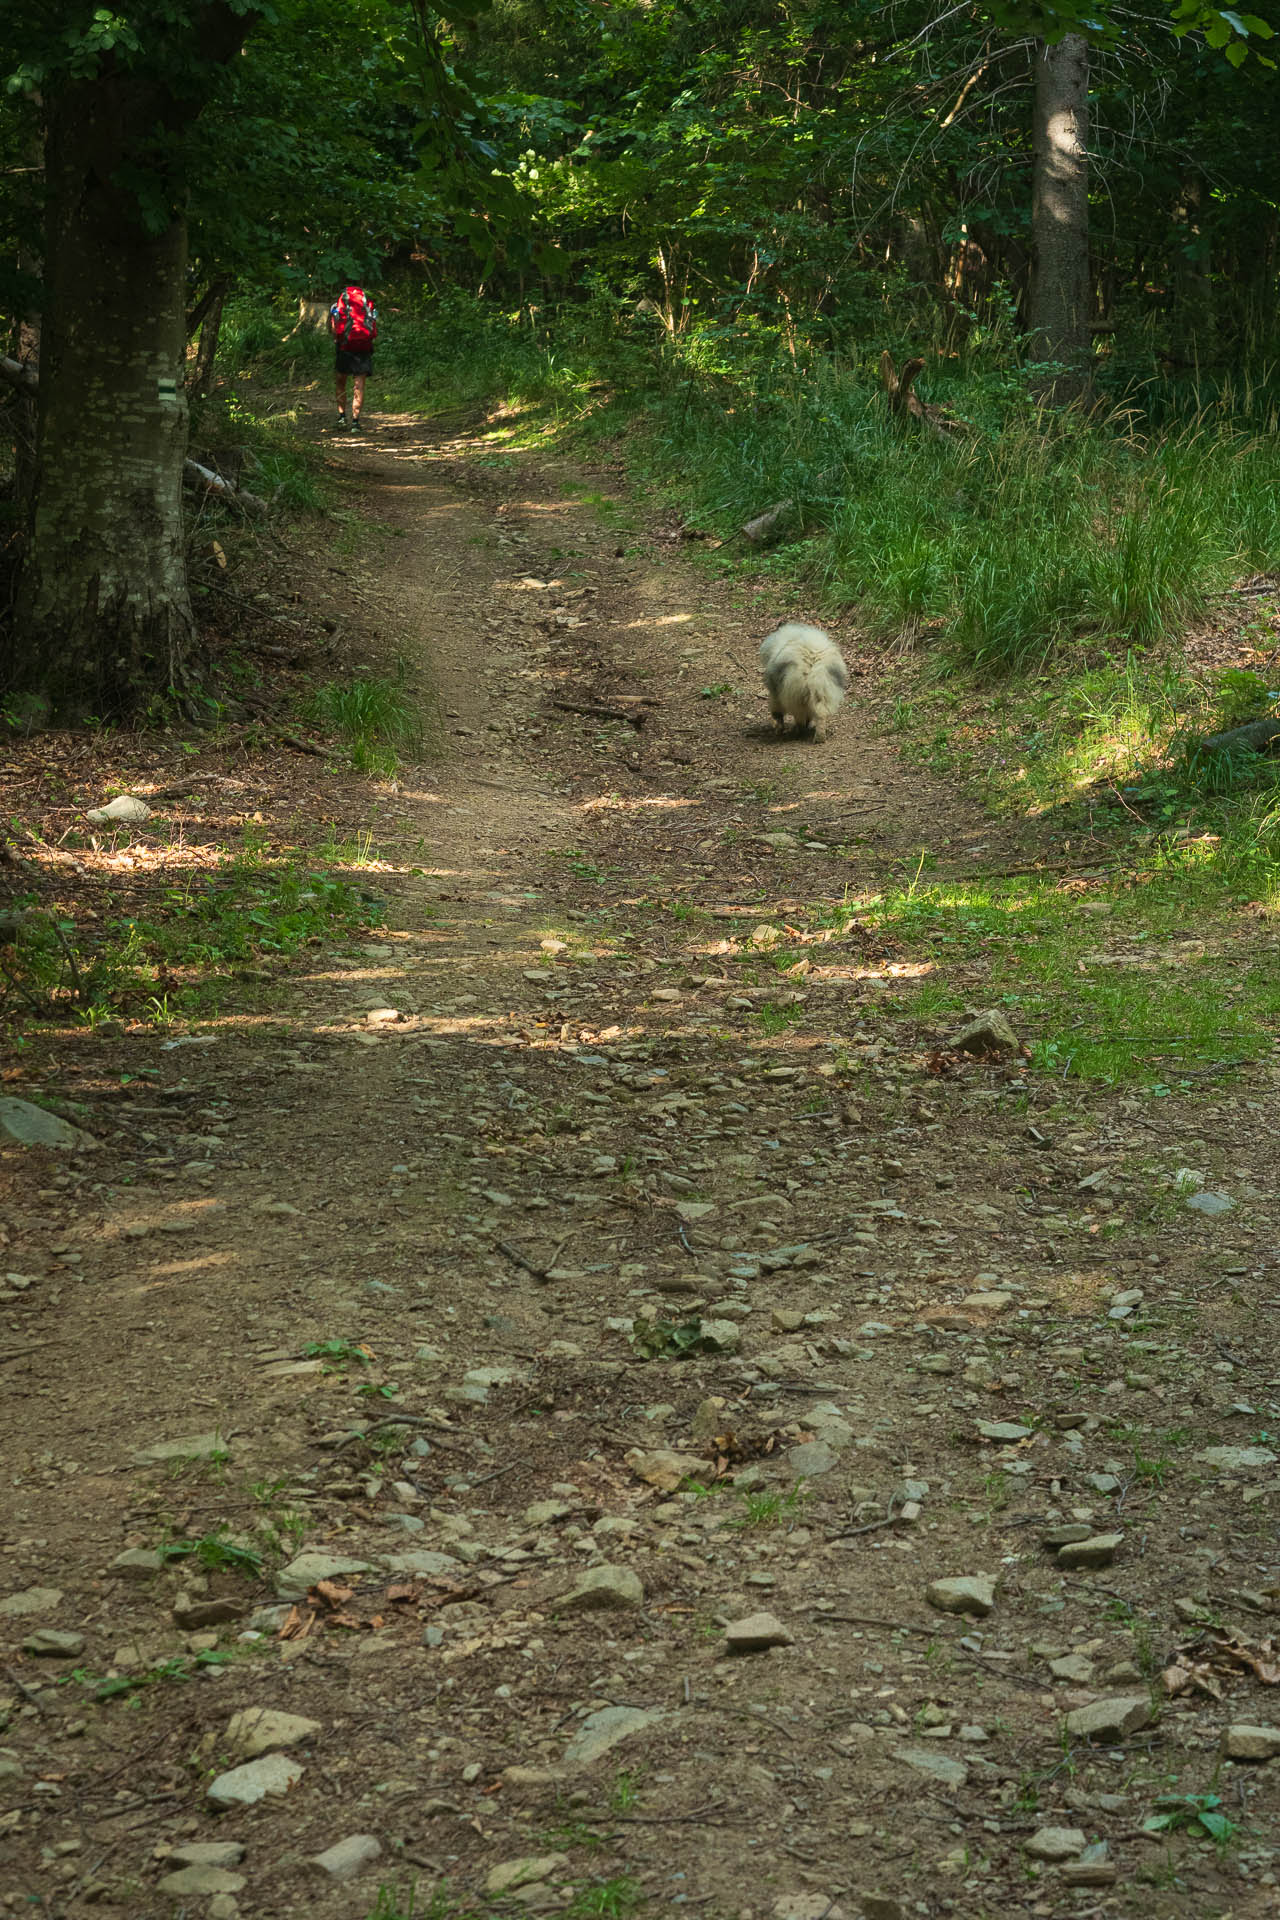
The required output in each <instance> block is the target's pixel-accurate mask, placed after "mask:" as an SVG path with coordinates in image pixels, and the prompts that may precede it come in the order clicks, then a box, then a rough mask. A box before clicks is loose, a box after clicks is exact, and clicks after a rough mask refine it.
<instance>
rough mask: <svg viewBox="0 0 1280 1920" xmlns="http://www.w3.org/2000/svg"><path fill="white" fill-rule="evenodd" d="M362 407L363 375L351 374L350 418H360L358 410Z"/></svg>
mask: <svg viewBox="0 0 1280 1920" xmlns="http://www.w3.org/2000/svg"><path fill="white" fill-rule="evenodd" d="M363 405H364V375H363V374H362V373H353V374H352V376H351V418H352V419H353V420H358V419H359V418H360V409H361V407H362V406H363Z"/></svg>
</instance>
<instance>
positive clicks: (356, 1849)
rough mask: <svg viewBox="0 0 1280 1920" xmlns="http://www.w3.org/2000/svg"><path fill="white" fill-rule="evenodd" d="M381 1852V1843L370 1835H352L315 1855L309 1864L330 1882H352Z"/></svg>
mask: <svg viewBox="0 0 1280 1920" xmlns="http://www.w3.org/2000/svg"><path fill="white" fill-rule="evenodd" d="M381 1852H382V1844H381V1842H380V1841H379V1840H378V1839H376V1838H375V1836H374V1835H373V1834H371V1833H353V1834H351V1835H350V1836H349V1837H348V1838H347V1839H346V1840H338V1841H336V1842H335V1843H334V1845H333V1846H331V1847H326V1848H325V1850H324V1852H323V1853H318V1854H316V1855H315V1857H314V1859H313V1860H312V1862H311V1864H312V1866H313V1867H319V1869H320V1871H321V1873H323V1874H327V1875H328V1877H329V1879H330V1880H354V1878H355V1876H356V1875H357V1874H358V1873H359V1872H360V1871H361V1870H362V1868H364V1867H368V1866H371V1865H372V1864H373V1862H374V1861H375V1860H376V1859H377V1858H378V1855H379V1854H380V1853H381Z"/></svg>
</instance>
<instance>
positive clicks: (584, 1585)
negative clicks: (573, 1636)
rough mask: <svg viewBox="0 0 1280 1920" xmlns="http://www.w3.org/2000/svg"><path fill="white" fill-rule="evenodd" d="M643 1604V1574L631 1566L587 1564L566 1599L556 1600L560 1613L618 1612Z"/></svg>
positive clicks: (564, 1597)
mask: <svg viewBox="0 0 1280 1920" xmlns="http://www.w3.org/2000/svg"><path fill="white" fill-rule="evenodd" d="M643 1605H644V1587H643V1585H642V1583H641V1580H640V1576H639V1574H637V1573H633V1572H632V1571H631V1568H630V1567H609V1566H604V1567H587V1568H586V1569H585V1571H584V1572H582V1573H581V1574H579V1576H578V1578H577V1579H576V1580H575V1581H574V1583H573V1586H572V1587H571V1588H570V1589H569V1591H568V1593H566V1594H565V1595H564V1596H563V1598H561V1599H558V1600H556V1601H555V1602H554V1607H555V1611H556V1612H557V1613H598V1612H601V1611H606V1610H607V1611H612V1612H617V1611H619V1610H620V1609H624V1608H630V1607H642V1606H643Z"/></svg>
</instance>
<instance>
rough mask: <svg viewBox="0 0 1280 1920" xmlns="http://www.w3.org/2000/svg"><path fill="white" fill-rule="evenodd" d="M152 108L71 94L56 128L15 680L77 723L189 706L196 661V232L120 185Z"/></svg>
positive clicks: (113, 85) (99, 87)
mask: <svg viewBox="0 0 1280 1920" xmlns="http://www.w3.org/2000/svg"><path fill="white" fill-rule="evenodd" d="M140 91H141V90H140V89H138V88H137V87H135V86H133V85H131V84H129V82H128V81H127V80H124V79H121V78H110V79H97V80H94V81H87V82H82V83H77V84H72V85H69V86H67V87H66V88H65V89H64V90H63V91H62V92H61V94H60V95H59V97H58V98H57V99H56V100H55V101H54V102H53V103H52V104H51V106H50V111H49V121H48V132H47V139H46V147H45V168H46V191H47V195H48V200H47V209H46V253H45V289H46V300H45V314H44V327H43V339H42V351H41V368H40V374H41V378H40V396H39V397H40V413H39V431H38V437H37V446H36V484H35V502H34V512H33V516H32V530H31V542H30V547H29V549H28V553H27V557H26V561H25V564H24V566H23V570H22V576H21V580H20V583H19V595H18V619H17V626H16V634H15V638H14V641H13V643H12V652H11V657H10V659H9V660H8V661H7V662H6V663H5V665H6V668H7V671H6V674H5V678H6V679H7V681H8V682H9V684H10V686H12V687H16V688H18V689H20V690H24V691H29V692H33V693H38V694H40V695H42V696H43V697H44V698H45V699H46V700H47V701H48V703H49V708H50V710H51V712H52V713H54V714H57V715H58V716H60V717H65V718H70V719H75V718H83V717H84V716H85V715H87V714H91V713H96V714H113V713H119V712H122V711H126V710H128V709H129V708H132V707H136V706H138V705H139V704H142V703H145V701H146V699H147V698H148V697H149V696H153V695H155V694H158V693H159V694H163V693H166V692H167V691H169V690H170V689H174V690H181V689H183V688H184V687H185V686H186V685H187V683H188V679H189V670H190V669H189V663H190V657H191V653H192V647H193V632H194V629H193V624H192V618H191V603H190V600H189V598H188V594H187V580H186V558H185V550H184V542H183V527H182V462H183V456H184V453H185V448H186V430H187V412H186V398H185V395H184V392H183V387H182V362H183V350H184V345H185V330H184V322H185V311H184V306H183V292H184V279H185V272H186V222H185V219H184V218H183V217H182V216H180V215H175V216H171V217H168V218H165V217H164V214H163V212H162V214H161V221H160V225H159V231H158V232H152V231H150V230H149V228H148V226H147V224H146V222H145V221H144V217H143V208H142V206H141V205H140V201H139V195H138V192H137V190H136V187H135V186H134V185H133V184H131V183H129V182H128V181H127V180H126V179H122V177H121V176H122V174H123V173H124V172H125V170H126V168H127V165H128V162H129V160H130V159H131V158H132V155H131V153H130V148H131V147H132V146H133V144H134V138H133V137H132V136H134V133H135V128H137V129H139V130H141V128H147V127H149V126H151V125H154V121H155V118H156V115H155V110H154V106H153V103H151V102H150V101H148V100H147V99H146V98H140V97H139V93H140ZM149 109H150V111H149ZM139 123H141V128H139ZM147 211H148V212H149V213H150V214H151V216H152V218H153V219H154V218H155V213H156V209H155V207H154V206H150V207H148V209H147Z"/></svg>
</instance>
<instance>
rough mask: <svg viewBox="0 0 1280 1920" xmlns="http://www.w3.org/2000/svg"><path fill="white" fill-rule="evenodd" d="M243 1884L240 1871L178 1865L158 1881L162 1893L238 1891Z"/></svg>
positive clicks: (243, 1880) (207, 1893)
mask: <svg viewBox="0 0 1280 1920" xmlns="http://www.w3.org/2000/svg"><path fill="white" fill-rule="evenodd" d="M244 1884H245V1879H244V1875H243V1874H242V1873H229V1872H228V1871H227V1869H226V1868H225V1867H204V1866H190V1867H178V1868H177V1869H176V1871H175V1872H173V1873H166V1874H165V1875H164V1876H163V1878H162V1879H161V1881H160V1891H161V1892H162V1893H177V1894H183V1893H194V1894H204V1895H206V1896H207V1895H209V1894H215V1893H239V1892H240V1890H241V1888H242V1887H243V1886H244Z"/></svg>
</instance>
